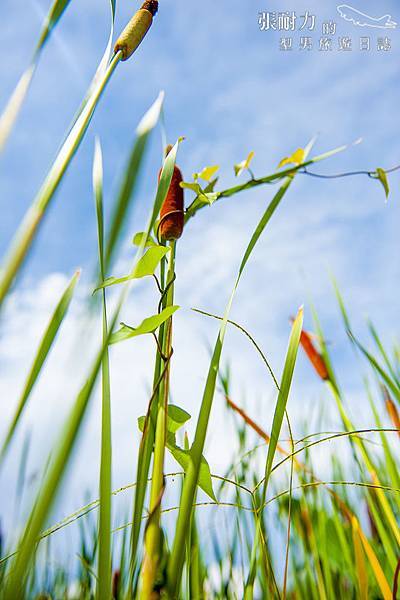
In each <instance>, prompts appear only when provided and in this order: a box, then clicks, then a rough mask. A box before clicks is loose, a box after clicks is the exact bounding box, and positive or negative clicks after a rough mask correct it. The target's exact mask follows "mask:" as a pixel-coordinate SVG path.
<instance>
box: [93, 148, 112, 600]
mask: <svg viewBox="0 0 400 600" xmlns="http://www.w3.org/2000/svg"><path fill="white" fill-rule="evenodd" d="M93 188H94V195H95V202H96V214H97V227H98V244H99V266H100V278H101V282H104V279H105V271H104V217H103V160H102V153H101V146H100V142H99V141H98V140H96V145H95V153H94V160H93ZM101 293H102V308H103V311H102V312H103V344H107V341H108V324H107V301H106V290H105V289H102V290H101ZM101 376H102V382H101V383H102V385H101V402H102V409H101V412H102V417H101V459H100V507H99V524H98V538H99V550H98V568H97V582H98V583H97V597H98V599H99V600H109V598H110V596H111V518H112V504H111V493H112V437H111V391H110V364H109V352H108V346H106V348H105V351H104V356H103V361H102V366H101Z"/></svg>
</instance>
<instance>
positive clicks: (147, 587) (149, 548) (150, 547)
mask: <svg viewBox="0 0 400 600" xmlns="http://www.w3.org/2000/svg"><path fill="white" fill-rule="evenodd" d="M174 275H175V242H171V255H170V262H169V269H168V276H167V286H168V293H167V294H166V297H165V299H164V303H165V306H163V308H166V307H168V306H172V304H173V301H174V284H173V281H174ZM171 352H172V317H171V318H170V319H169V321H168V322H167V323H166V327H165V333H164V339H163V344H162V354H163V357H165V358H164V359H165V360H166V361H167V365H166V370H165V375H164V378H163V381H162V382H161V386H160V394H159V400H158V412H157V424H156V433H155V444H154V462H153V475H152V483H151V492H150V515H149V519H148V522H147V527H146V534H145V556H144V560H143V566H142V589H141V595H140V598H142V599H143V600H145V599H147V598H150V597H151V594H152V591H153V588H154V582H155V579H156V576H157V569H158V565H159V562H160V558H161V552H162V548H161V529H160V508H161V498H162V495H163V490H164V458H165V447H166V442H167V418H168V396H169V360H170V356H171ZM164 359H163V358H162V360H164Z"/></svg>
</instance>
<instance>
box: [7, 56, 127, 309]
mask: <svg viewBox="0 0 400 600" xmlns="http://www.w3.org/2000/svg"><path fill="white" fill-rule="evenodd" d="M120 59H121V55H120V54H117V55H115V56H114V57H113V59H112V61H111V62H110V64H109V66H108V68H107V70H106V72H105V73H104V75H103V77H102V78H101V79H100V81H99V82H98V84H97V85H96V88H95V89H94V91H93V93H92V95H91V96H90V99H89V100H88V102H87V104H86V106H85V108H84V109H83V111H82V113H81V114H80V116H79V118H78V120H77V121H76V123H75V125H74V126H73V128H72V130H71V132H70V133H69V135H68V137H67V138H66V140H65V142H64V144H63V145H62V147H61V149H60V151H59V153H58V155H57V157H56V159H55V161H54V163H53V165H52V167H51V169H50V171H49V173H48V175H47V177H46V179H45V181H44V183H43V185H42V187H41V188H40V190H39V192H38V195H37V196H36V198H35V200H34V202H33V203H32V205H31V206H30V208H29V209H28V211H27V213H26V215H25V217H24V219H23V221H22V223H21V225H20V227H19V229H18V231H17V233H16V235H15V237H14V240H13V242H12V244H11V248H10V250H9V253H8V255H7V257H6V260H5V264H4V265H3V268H2V270H1V273H0V307H1V305H2V303H3V301H4V298H5V296H6V294H7V292H8V291H9V289H10V287H11V285H12V283H13V281H14V279H15V277H16V275H17V273H18V271H19V269H20V268H21V266H22V264H23V262H24V260H25V258H26V256H27V254H28V252H29V250H30V247H31V245H32V242H33V240H34V239H35V237H36V234H37V231H38V228H39V225H40V224H41V222H42V219H43V217H44V215H45V213H46V211H47V209H48V207H49V205H50V202H51V200H52V198H53V196H54V194H55V192H56V191H57V189H58V186H59V184H60V182H61V180H62V179H63V177H64V175H65V172H66V170H67V168H68V166H69V165H70V163H71V161H72V158H73V157H74V155H75V152H76V151H77V149H78V148H79V145H80V143H81V141H82V139H83V137H84V135H85V132H86V130H87V128H88V126H89V123H90V121H91V118H92V116H93V113H94V110H95V108H96V106H97V104H98V102H99V100H100V97H101V95H102V93H103V91H104V89H105V87H106V85H107V83H108V81H109V80H110V78H111V76H112V74H113V72H114V70H115V68H116V67H117V65H118V63H119V61H120Z"/></svg>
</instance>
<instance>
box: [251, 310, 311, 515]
mask: <svg viewBox="0 0 400 600" xmlns="http://www.w3.org/2000/svg"><path fill="white" fill-rule="evenodd" d="M302 327H303V309H302V308H300V310H299V312H298V314H297V317H296V319H295V321H294V323H293V326H292V332H291V335H290V340H289V346H288V351H287V354H286V359H285V365H284V368H283V374H282V380H281V384H280V386H279V394H278V399H277V401H276V406H275V413H274V420H273V422H272V430H271V441H270V443H269V445H268V455H267V462H266V465H265V479H264V486H263V493H262V502H261V506H262V505H263V504H264V502H265V498H266V495H267V488H268V483H269V478H270V475H271V469H272V463H273V460H274V456H275V452H276V447H277V444H278V439H279V435H280V432H281V428H282V422H283V417H284V415H285V410H286V405H287V401H288V398H289V392H290V387H291V385H292V379H293V372H294V367H295V364H296V358H297V350H298V347H299V342H300V335H301V330H302Z"/></svg>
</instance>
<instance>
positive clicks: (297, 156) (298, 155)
mask: <svg viewBox="0 0 400 600" xmlns="http://www.w3.org/2000/svg"><path fill="white" fill-rule="evenodd" d="M304 158H305V151H304V150H303V148H298V149H297V150H296V152H293V154H292V155H291V156H286V157H285V158H282V160H281V162H280V163H279V165H278V169H280V168H281V167H284V166H285V165H301V163H303V162H304Z"/></svg>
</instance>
